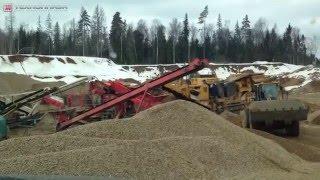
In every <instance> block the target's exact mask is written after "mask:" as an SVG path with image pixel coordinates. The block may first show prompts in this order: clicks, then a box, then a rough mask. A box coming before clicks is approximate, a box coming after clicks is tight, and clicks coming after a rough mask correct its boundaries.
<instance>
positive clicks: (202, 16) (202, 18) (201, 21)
mask: <svg viewBox="0 0 320 180" xmlns="http://www.w3.org/2000/svg"><path fill="white" fill-rule="evenodd" d="M208 14H209V8H208V5H207V6H206V7H205V8H204V10H203V11H202V12H201V13H200V17H199V22H198V23H199V24H203V29H202V30H203V39H205V36H206V18H207V17H208ZM203 58H206V47H205V42H204V41H203Z"/></svg>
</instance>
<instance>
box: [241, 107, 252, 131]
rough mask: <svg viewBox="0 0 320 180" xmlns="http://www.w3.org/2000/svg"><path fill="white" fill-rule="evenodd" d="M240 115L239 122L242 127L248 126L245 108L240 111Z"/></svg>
mask: <svg viewBox="0 0 320 180" xmlns="http://www.w3.org/2000/svg"><path fill="white" fill-rule="evenodd" d="M240 116H241V124H242V127H243V128H249V127H250V124H249V121H248V114H247V111H246V110H243V111H241V112H240Z"/></svg>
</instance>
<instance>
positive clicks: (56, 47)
mask: <svg viewBox="0 0 320 180" xmlns="http://www.w3.org/2000/svg"><path fill="white" fill-rule="evenodd" d="M53 43H54V53H55V54H57V55H60V54H61V33H60V26H59V23H58V22H56V24H55V26H54V36H53Z"/></svg>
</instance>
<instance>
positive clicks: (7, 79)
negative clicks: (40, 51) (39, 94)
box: [0, 73, 64, 95]
mask: <svg viewBox="0 0 320 180" xmlns="http://www.w3.org/2000/svg"><path fill="white" fill-rule="evenodd" d="M63 84H64V83H62V82H50V83H44V82H40V81H36V80H34V79H32V78H31V77H29V76H26V75H20V74H16V73H0V94H1V95H3V94H14V93H23V92H27V91H32V90H37V89H41V88H45V87H54V86H61V85H63Z"/></svg>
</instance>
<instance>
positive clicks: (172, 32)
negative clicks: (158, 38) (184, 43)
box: [169, 18, 181, 63]
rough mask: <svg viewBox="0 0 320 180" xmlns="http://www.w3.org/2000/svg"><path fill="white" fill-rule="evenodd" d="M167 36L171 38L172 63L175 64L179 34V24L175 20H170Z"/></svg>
mask: <svg viewBox="0 0 320 180" xmlns="http://www.w3.org/2000/svg"><path fill="white" fill-rule="evenodd" d="M169 26H170V29H169V36H170V37H171V38H172V62H173V63H176V45H177V43H178V38H179V35H180V33H181V23H180V22H179V21H178V19H177V18H174V19H172V21H171V22H170V25H169Z"/></svg>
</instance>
